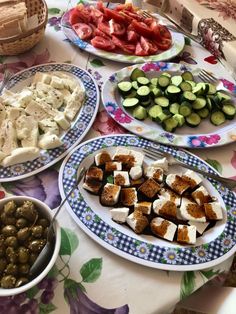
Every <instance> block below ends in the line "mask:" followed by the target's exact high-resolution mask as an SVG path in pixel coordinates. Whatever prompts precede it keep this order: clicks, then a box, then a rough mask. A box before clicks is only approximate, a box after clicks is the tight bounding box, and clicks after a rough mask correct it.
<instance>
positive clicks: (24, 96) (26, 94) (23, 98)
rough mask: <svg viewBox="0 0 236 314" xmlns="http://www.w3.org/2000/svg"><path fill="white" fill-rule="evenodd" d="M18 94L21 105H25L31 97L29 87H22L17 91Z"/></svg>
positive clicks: (31, 93)
mask: <svg viewBox="0 0 236 314" xmlns="http://www.w3.org/2000/svg"><path fill="white" fill-rule="evenodd" d="M19 96H20V97H19V101H20V103H21V105H22V107H25V106H26V105H27V104H28V103H29V102H30V101H31V100H32V99H33V92H32V91H31V90H29V89H23V90H22V91H21V92H20V93H19Z"/></svg>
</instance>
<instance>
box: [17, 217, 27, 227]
mask: <svg viewBox="0 0 236 314" xmlns="http://www.w3.org/2000/svg"><path fill="white" fill-rule="evenodd" d="M27 226H28V221H27V219H25V218H19V219H17V221H16V227H17V228H18V229H21V228H24V227H27Z"/></svg>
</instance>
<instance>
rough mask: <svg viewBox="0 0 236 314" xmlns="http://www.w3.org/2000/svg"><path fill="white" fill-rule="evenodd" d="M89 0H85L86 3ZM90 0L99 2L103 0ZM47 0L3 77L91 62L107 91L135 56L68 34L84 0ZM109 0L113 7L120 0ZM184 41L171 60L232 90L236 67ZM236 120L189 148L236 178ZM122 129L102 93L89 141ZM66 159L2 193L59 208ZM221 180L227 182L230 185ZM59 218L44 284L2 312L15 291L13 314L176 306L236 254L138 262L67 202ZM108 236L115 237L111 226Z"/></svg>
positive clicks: (133, 311) (159, 312)
mask: <svg viewBox="0 0 236 314" xmlns="http://www.w3.org/2000/svg"><path fill="white" fill-rule="evenodd" d="M83 2H84V1H82V0H80V1H79V3H83ZM88 2H91V3H92V4H94V3H96V1H88ZM147 2H148V1H147ZM176 2H177V1H176ZM185 2H186V1H185ZM190 2H194V1H190ZM199 2H200V1H198V4H199ZM205 2H207V1H205ZM208 2H210V1H208ZM215 2H217V1H215ZM221 2H225V3H226V2H227V1H221ZM228 2H230V1H228ZM46 3H47V5H48V22H47V27H46V32H45V36H44V37H43V39H42V40H41V41H40V42H39V43H38V44H37V45H36V46H35V47H34V48H33V49H31V50H30V51H28V52H25V53H23V54H21V55H17V56H1V57H0V79H1V78H2V77H3V69H4V65H6V66H7V68H8V69H9V70H11V71H12V72H13V73H17V72H19V71H21V70H24V69H27V68H30V67H32V66H36V65H41V64H46V63H55V62H57V63H66V64H74V65H76V66H78V67H80V68H82V69H84V70H86V71H87V72H88V73H89V74H90V75H92V76H93V78H94V80H95V81H96V83H97V85H98V88H99V91H101V89H102V87H103V84H104V82H105V81H106V80H107V79H108V78H109V77H110V76H111V75H112V74H113V73H114V72H116V71H118V70H121V69H122V68H124V67H126V66H127V64H126V63H122V62H120V61H119V60H116V61H115V60H109V59H107V58H103V57H100V56H98V55H94V54H92V53H89V52H87V51H86V50H84V49H81V48H79V47H77V46H76V45H74V44H72V43H71V42H70V41H69V40H68V39H67V37H66V36H65V34H64V32H63V30H62V26H61V19H62V16H63V14H64V13H65V12H66V11H68V10H69V9H71V8H73V7H74V6H75V5H76V4H77V3H78V0H57V1H53V0H47V1H46ZM107 5H108V6H109V7H112V5H114V3H108V4H107ZM186 5H187V4H186ZM149 9H150V7H149ZM234 10H235V11H234V16H233V17H230V18H233V19H234V23H235V16H236V15H235V12H236V8H235V7H234ZM212 12H215V13H216V15H217V12H218V11H217V7H215V8H212ZM225 15H227V13H225ZM184 41H185V46H184V49H183V50H182V51H181V52H180V53H179V54H178V55H177V56H175V57H173V58H172V59H170V60H168V62H173V63H179V64H183V65H186V66H189V65H190V66H191V67H193V68H194V67H196V68H204V69H206V70H207V71H209V72H211V73H213V74H215V75H216V76H218V77H220V78H221V79H222V81H223V83H224V85H225V86H226V87H227V88H228V89H229V90H231V91H232V92H236V86H235V85H234V84H235V81H234V79H233V76H232V72H231V71H229V70H228V69H227V68H226V67H225V66H224V65H223V64H222V62H221V61H220V59H219V58H217V56H215V55H214V54H213V53H212V51H209V50H207V49H206V48H205V47H203V45H202V44H201V43H200V42H197V41H195V40H194V39H192V38H191V34H190V36H189V37H188V36H187V35H186V34H184ZM235 52H236V50H235ZM231 61H232V60H231ZM234 62H235V61H234ZM231 64H232V62H231ZM234 125H235V135H234V136H233V135H232V141H231V143H229V144H226V145H224V146H217V145H214V144H215V142H214V141H217V138H208V137H204V136H202V137H198V136H197V135H196V136H192V142H193V145H192V147H188V148H187V149H188V151H190V152H191V153H193V154H195V155H196V156H198V157H200V158H201V159H203V160H204V161H205V162H206V163H207V164H209V165H210V166H211V167H213V168H214V169H215V170H216V171H217V172H218V173H219V174H220V175H222V176H224V177H228V178H232V179H235V180H236V142H235V141H236V124H235V122H234ZM117 134H122V135H124V134H129V132H128V130H127V129H124V128H123V127H122V126H121V125H119V124H118V123H117V122H115V121H114V120H113V119H112V117H111V116H110V115H109V114H108V113H107V111H106V110H105V108H104V106H103V104H102V101H101V100H100V105H99V110H98V112H97V115H96V117H95V120H94V122H93V124H92V126H91V128H90V130H89V131H88V133H87V134H86V135H85V137H83V139H82V142H85V141H87V140H90V139H93V138H98V137H101V136H105V135H110V136H111V135H117ZM206 143H207V145H205V144H206ZM205 146H207V148H206V147H205ZM211 146H213V147H211ZM61 163H62V161H59V162H58V163H56V164H55V165H53V166H51V167H49V168H47V169H45V170H43V171H42V172H39V173H36V174H34V175H32V176H29V177H27V178H23V179H19V180H13V181H11V182H2V183H1V184H0V198H4V197H7V196H10V195H27V196H32V197H35V198H38V199H40V200H41V201H43V202H44V203H46V204H47V205H48V206H49V207H50V208H52V209H55V208H57V207H58V206H59V205H60V203H61V200H62V198H61V195H60V191H59V183H58V180H59V170H60V166H61ZM221 188H222V189H224V187H223V186H222V187H221ZM225 193H227V191H226V192H225ZM234 215H235V211H234ZM234 219H235V218H234ZM58 222H59V224H60V226H61V248H60V252H59V256H58V258H57V261H56V264H55V265H54V266H53V268H52V269H51V270H50V272H49V273H48V275H47V276H46V277H45V278H44V279H43V280H42V281H41V282H40V283H39V284H38V285H37V286H35V287H33V288H31V289H30V290H28V291H26V292H25V293H22V294H21V295H20V296H19V295H18V296H12V297H5V298H0V313H2V312H1V304H2V303H1V302H2V300H3V299H4V300H5V301H6V299H7V302H8V308H7V311H8V313H9V314H10V313H42V314H46V313H58V314H59V313H60V314H62V313H72V314H74V313H78V314H90V313H91V314H95V313H97V314H105V313H109V314H112V313H114V314H128V313H130V314H165V313H172V312H173V311H174V309H175V305H176V304H177V303H178V302H179V301H180V300H183V299H185V298H187V297H188V296H189V295H191V294H193V293H194V292H195V291H196V290H198V289H199V288H201V287H202V286H204V285H205V284H207V283H208V282H209V281H211V282H215V283H216V284H218V285H223V283H224V281H225V279H226V278H227V275H228V274H229V271H230V268H231V265H232V263H233V259H234V256H233V255H232V256H231V257H229V258H228V259H226V260H225V261H223V262H221V263H219V264H217V265H214V266H212V267H210V268H207V269H203V270H191V269H190V270H188V271H169V270H160V269H157V268H152V267H147V266H145V265H141V264H138V263H134V262H133V261H130V260H128V259H125V258H123V257H121V256H118V255H117V254H114V253H113V252H111V251H109V250H107V249H106V248H104V247H103V246H101V245H100V244H98V243H97V242H96V241H94V240H93V239H92V238H91V237H90V236H89V235H88V234H86V233H85V232H84V231H83V230H82V229H81V228H80V227H79V226H78V224H77V223H76V221H75V220H74V219H73V217H72V216H71V215H70V213H69V212H68V210H67V206H66V205H64V207H63V209H62V210H61V212H60V214H59V215H58ZM105 236H106V237H108V240H109V239H110V241H112V239H113V238H112V237H111V235H109V232H107V234H106V235H105ZM109 236H110V238H109ZM230 243H231V242H230V239H228V240H227V241H226V240H225V243H223V242H222V245H225V246H227V245H228V246H229V245H230ZM140 254H145V250H144V248H141V247H140ZM166 258H168V256H166ZM173 263H174V260H173ZM234 267H235V266H234ZM5 309H6V308H5ZM27 311H28V312H27ZM229 313H231V312H229Z"/></svg>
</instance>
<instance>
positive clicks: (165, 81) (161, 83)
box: [158, 74, 170, 88]
mask: <svg viewBox="0 0 236 314" xmlns="http://www.w3.org/2000/svg"><path fill="white" fill-rule="evenodd" d="M158 85H159V86H160V87H161V88H166V87H167V86H168V85H170V78H169V77H168V76H166V75H163V74H162V75H161V76H160V77H159V80H158Z"/></svg>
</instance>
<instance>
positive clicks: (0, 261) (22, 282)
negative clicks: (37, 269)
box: [0, 196, 61, 296]
mask: <svg viewBox="0 0 236 314" xmlns="http://www.w3.org/2000/svg"><path fill="white" fill-rule="evenodd" d="M51 219H52V210H51V209H50V208H49V207H48V206H47V205H46V204H44V203H43V202H41V201H39V200H37V199H35V198H32V197H27V196H12V197H8V198H5V199H2V200H0V296H10V295H15V294H18V293H22V292H24V291H26V290H28V289H30V288H32V287H33V286H35V285H36V284H37V283H38V282H40V281H41V280H42V279H43V278H44V277H45V276H46V275H47V273H48V272H49V271H50V269H51V268H52V266H53V265H54V263H55V261H56V259H57V256H58V254H59V250H60V243H61V232H60V227H59V225H58V223H57V221H56V222H55V224H54V226H53V228H54V233H55V244H54V249H53V251H52V255H51V258H50V260H49V263H48V265H47V266H46V267H45V268H44V270H43V271H42V272H41V273H40V274H39V275H38V276H37V277H36V278H33V279H32V278H31V277H30V268H31V266H32V265H33V264H34V262H35V260H36V259H37V257H38V255H39V254H40V252H41V251H42V249H43V247H44V245H45V244H46V242H47V232H48V227H49V225H50V221H51Z"/></svg>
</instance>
